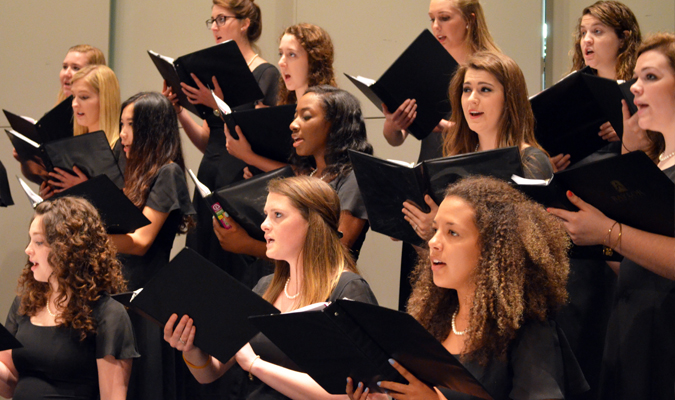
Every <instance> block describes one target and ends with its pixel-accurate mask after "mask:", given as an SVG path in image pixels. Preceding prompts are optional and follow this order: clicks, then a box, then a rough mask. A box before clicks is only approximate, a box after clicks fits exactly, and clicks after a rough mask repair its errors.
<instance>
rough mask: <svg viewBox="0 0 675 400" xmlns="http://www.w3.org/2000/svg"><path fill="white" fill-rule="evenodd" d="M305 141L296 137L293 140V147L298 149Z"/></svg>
mask: <svg viewBox="0 0 675 400" xmlns="http://www.w3.org/2000/svg"><path fill="white" fill-rule="evenodd" d="M304 141H305V139H303V138H301V137H294V138H293V147H298V146H299V145H300V144H301V143H302V142H304Z"/></svg>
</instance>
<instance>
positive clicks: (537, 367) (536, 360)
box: [439, 321, 588, 400]
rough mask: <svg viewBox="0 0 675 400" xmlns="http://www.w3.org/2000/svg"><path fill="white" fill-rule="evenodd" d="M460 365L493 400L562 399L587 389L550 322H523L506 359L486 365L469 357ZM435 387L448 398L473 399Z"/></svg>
mask: <svg viewBox="0 0 675 400" xmlns="http://www.w3.org/2000/svg"><path fill="white" fill-rule="evenodd" d="M463 364H464V366H465V367H466V368H467V369H468V370H469V371H470V372H471V373H472V374H473V375H474V376H475V377H476V379H478V381H479V382H481V384H482V385H483V386H484V387H485V388H486V389H487V391H488V392H489V393H490V394H491V395H493V397H494V399H495V400H502V399H514V400H535V399H564V398H566V397H567V396H569V395H570V394H575V393H579V392H583V391H586V390H588V384H587V383H586V381H585V380H584V376H583V374H582V372H581V369H579V365H578V364H577V362H576V360H575V358H574V355H573V354H572V351H571V349H570V348H569V345H568V344H567V339H566V338H565V334H564V333H563V332H562V330H561V329H560V328H559V327H558V326H557V325H556V323H555V322H553V321H546V322H540V321H530V322H527V323H525V324H523V326H522V327H521V328H520V330H519V332H518V337H517V338H516V339H515V340H514V341H513V343H511V345H510V347H509V350H508V354H507V360H506V361H499V360H492V361H491V362H490V363H489V364H488V365H487V366H481V365H480V364H479V363H477V362H475V361H472V360H468V361H465V362H463ZM439 389H440V390H441V392H442V393H443V395H445V397H447V398H448V400H459V399H474V397H472V396H469V395H466V394H463V393H458V392H455V391H452V390H449V389H445V388H439Z"/></svg>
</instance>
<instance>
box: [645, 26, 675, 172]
mask: <svg viewBox="0 0 675 400" xmlns="http://www.w3.org/2000/svg"><path fill="white" fill-rule="evenodd" d="M652 50H653V51H657V52H659V53H661V54H663V55H664V56H665V57H666V59H667V60H668V64H669V65H670V69H671V72H672V73H673V74H675V35H674V34H672V33H665V32H661V33H655V34H653V35H651V36H649V37H648V38H647V39H646V40H645V41H644V42H643V43H642V45H640V48H639V49H638V51H637V56H638V57H640V56H641V55H642V54H643V53H645V52H647V51H652ZM647 138H648V139H649V141H650V144H649V146H648V147H647V149H645V153H647V155H648V156H649V157H650V158H651V159H652V160H654V162H655V163H658V162H659V156H660V155H661V154H662V153H663V152H664V151H666V142H665V139H664V138H663V135H662V134H661V133H659V132H653V131H647Z"/></svg>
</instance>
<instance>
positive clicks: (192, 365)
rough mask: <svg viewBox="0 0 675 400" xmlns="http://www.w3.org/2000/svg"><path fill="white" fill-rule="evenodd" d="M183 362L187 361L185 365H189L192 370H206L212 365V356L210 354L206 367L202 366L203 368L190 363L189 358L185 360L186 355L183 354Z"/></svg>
mask: <svg viewBox="0 0 675 400" xmlns="http://www.w3.org/2000/svg"><path fill="white" fill-rule="evenodd" d="M183 361H185V364H187V366H188V367H190V368H192V369H204V368H206V367H208V366H209V364H211V355H210V354H209V358H208V359H207V360H206V363H204V365H201V366H198V365H194V364H193V363H191V362H190V361H188V360H187V358H185V354H183Z"/></svg>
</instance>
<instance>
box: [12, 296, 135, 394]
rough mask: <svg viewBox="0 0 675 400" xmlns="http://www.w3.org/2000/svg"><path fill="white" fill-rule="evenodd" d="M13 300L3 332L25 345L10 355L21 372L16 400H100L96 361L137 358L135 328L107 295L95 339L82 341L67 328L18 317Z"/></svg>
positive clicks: (97, 311)
mask: <svg viewBox="0 0 675 400" xmlns="http://www.w3.org/2000/svg"><path fill="white" fill-rule="evenodd" d="M20 305H21V299H20V298H18V297H17V298H15V299H14V303H12V307H11V308H10V310H9V314H8V315H7V322H6V323H5V327H6V328H7V330H9V332H11V333H12V334H13V335H14V336H16V338H17V339H19V341H20V342H21V344H23V347H22V348H19V349H14V350H12V360H13V362H14V366H15V367H16V369H17V371H18V372H19V381H18V383H17V385H16V389H15V390H14V397H13V398H14V399H15V400H34V399H47V398H49V399H82V400H84V399H87V400H95V399H98V398H99V382H98V368H97V364H96V360H97V359H101V358H103V357H105V356H108V355H111V356H113V357H115V358H116V359H118V360H125V359H130V358H137V357H138V356H139V355H138V352H137V351H136V346H135V344H134V334H133V331H132V329H131V322H130V321H129V317H128V316H127V313H126V311H125V310H124V307H123V306H122V305H121V304H120V303H118V302H116V301H115V300H113V299H111V298H110V296H108V295H105V294H104V295H103V296H102V297H101V298H100V299H99V300H98V301H97V302H96V303H95V304H94V305H93V307H92V309H93V310H92V312H93V315H94V319H95V320H96V324H97V327H96V334H95V335H89V336H88V337H87V338H86V339H85V340H84V341H80V336H79V333H78V332H76V331H74V330H73V329H69V328H65V327H63V326H37V325H33V324H32V323H31V322H30V317H29V316H26V315H19V313H18V312H19V306H20Z"/></svg>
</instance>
